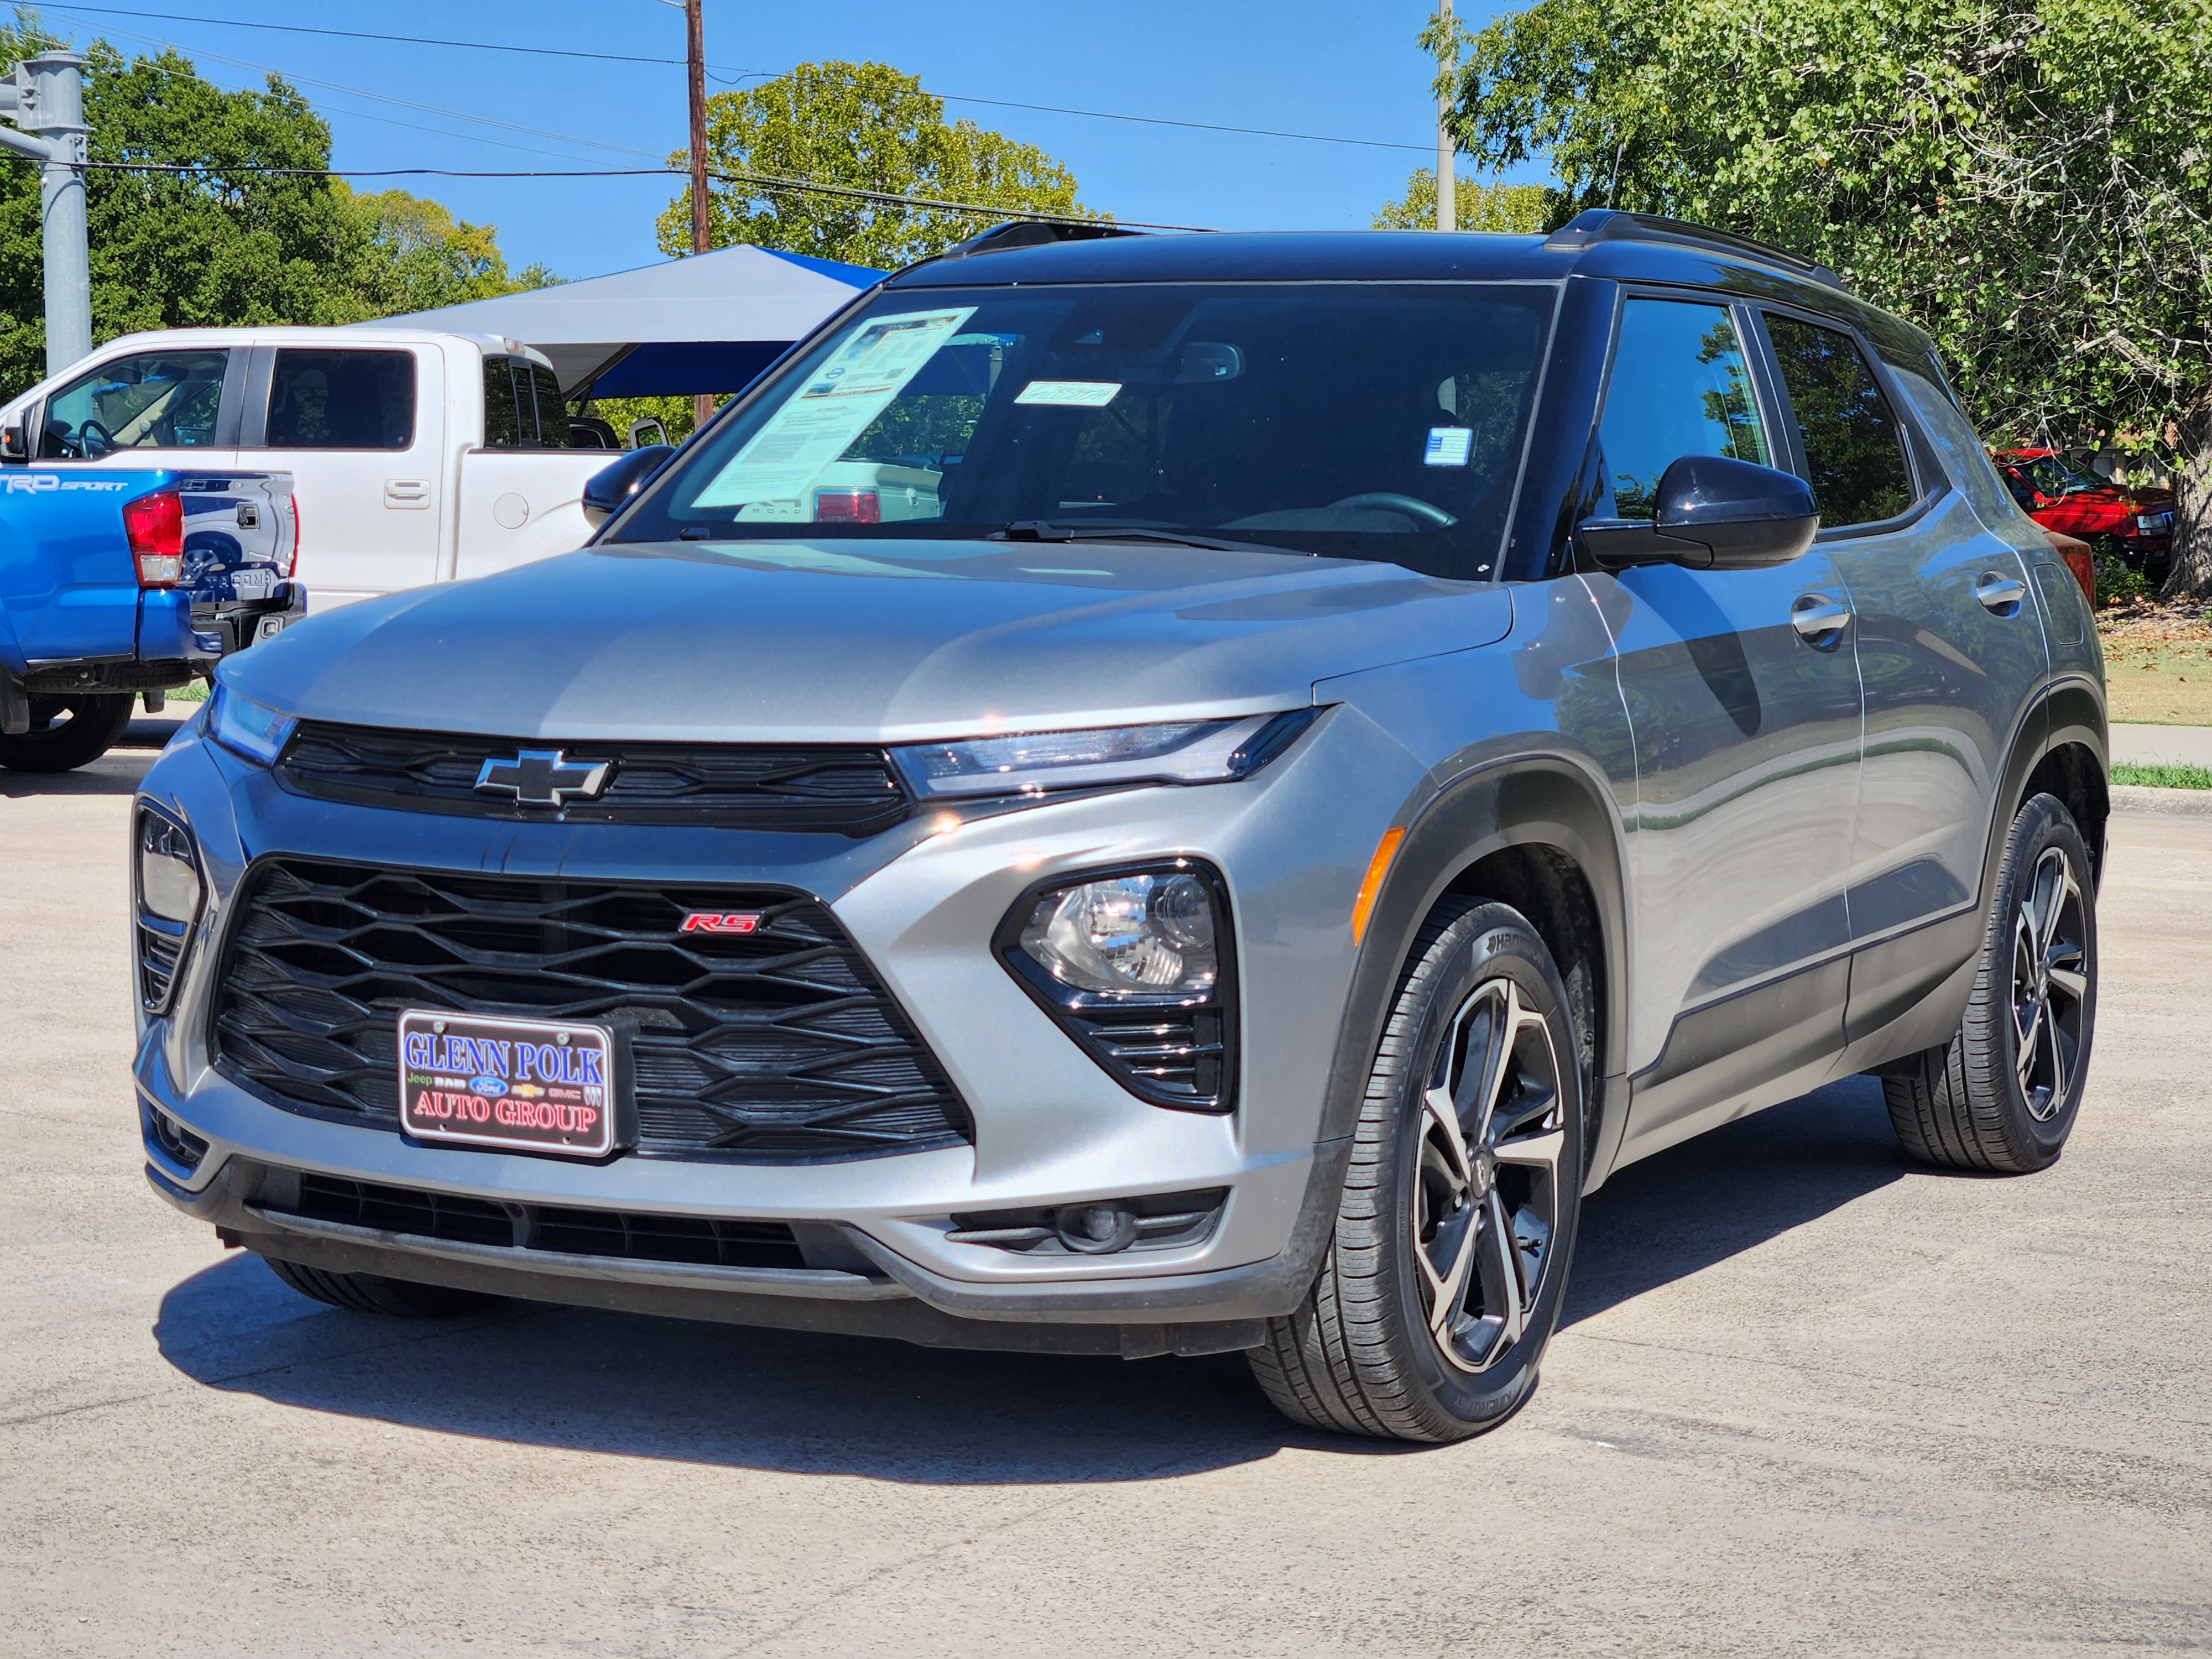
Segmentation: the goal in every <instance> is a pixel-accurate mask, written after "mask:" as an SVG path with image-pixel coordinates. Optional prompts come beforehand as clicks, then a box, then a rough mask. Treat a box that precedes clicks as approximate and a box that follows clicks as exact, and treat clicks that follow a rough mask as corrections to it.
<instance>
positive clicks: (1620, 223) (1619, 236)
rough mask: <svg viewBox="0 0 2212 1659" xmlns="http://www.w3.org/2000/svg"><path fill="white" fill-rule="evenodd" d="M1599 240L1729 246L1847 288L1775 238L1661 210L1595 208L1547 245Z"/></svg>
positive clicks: (1566, 247)
mask: <svg viewBox="0 0 2212 1659" xmlns="http://www.w3.org/2000/svg"><path fill="white" fill-rule="evenodd" d="M1599 242H1672V243H1674V244H1676V245H1678V246H1689V247H1706V248H1725V249H1727V250H1728V251H1729V252H1734V253H1748V254H1750V255H1751V256H1752V257H1753V258H1756V259H1763V260H1765V262H1766V263H1767V264H1776V265H1781V266H1783V267H1784V268H1785V269H1787V270H1796V271H1802V272H1803V273H1804V274H1805V275H1806V276H1809V277H1811V278H1812V279H1813V280H1814V282H1816V283H1826V284H1827V285H1828V286H1829V287H1830V288H1832V289H1836V290H1837V291H1838V292H1839V293H1843V294H1848V293H1850V289H1848V288H1846V287H1844V279H1843V278H1842V277H1840V276H1837V275H1836V273H1835V272H1834V271H1832V270H1829V269H1828V267H1827V266H1826V265H1824V264H1815V263H1814V261H1812V260H1810V259H1808V258H1804V257H1803V256H1802V255H1800V254H1796V253H1792V252H1790V251H1789V250H1788V249H1786V248H1778V247H1776V246H1773V245H1772V244H1771V243H1768V242H1759V241H1753V240H1752V239H1751V238H1750V237H1748V236H1739V235H1737V234H1735V232H1734V231H1729V230H1715V229H1713V228H1711V227H1710V226H1706V225H1693V224H1691V223H1689V222H1687V221H1686V220H1682V219H1665V218H1662V217H1661V216H1659V215H1657V214H1656V213H1624V212H1621V211H1620V210H1617V209H1613V208H1591V209H1589V210H1588V211H1586V212H1583V213H1577V215H1575V216H1574V217H1573V218H1571V219H1570V220H1568V221H1567V222H1566V223H1565V224H1564V225H1561V226H1560V227H1559V228H1558V229H1557V230H1555V231H1553V233H1552V234H1550V235H1549V236H1548V237H1547V238H1545V240H1544V246H1545V247H1546V248H1547V249H1548V250H1549V251H1550V252H1553V253H1579V252H1582V250H1583V249H1584V248H1586V247H1590V246H1594V245H1595V244H1596V243H1599Z"/></svg>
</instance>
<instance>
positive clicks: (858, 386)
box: [692, 306, 975, 517]
mask: <svg viewBox="0 0 2212 1659" xmlns="http://www.w3.org/2000/svg"><path fill="white" fill-rule="evenodd" d="M974 315H975V307H973V306H959V307H953V308H951V309H950V310H946V311H909V312H902V313H899V314H898V315H897V316H895V317H872V318H870V319H868V320H867V321H866V323H865V324H863V325H861V326H860V329H859V330H858V331H856V332H855V333H854V335H853V337H852V338H850V339H849V340H848V341H846V342H845V343H844V344H842V345H841V346H839V347H838V348H837V349H836V351H835V352H833V353H831V354H830V357H829V362H825V363H824V364H823V365H822V367H821V368H817V369H816V370H815V371H814V373H813V374H810V375H809V376H807V379H806V384H805V387H804V388H802V389H801V390H800V392H799V394H798V395H797V396H796V397H793V398H787V399H786V401H785V402H784V404H783V406H782V407H781V409H779V410H776V411H775V414H773V415H771V416H769V418H768V420H767V422H766V423H765V424H763V426H762V428H761V429H760V430H759V431H757V432H756V433H754V434H753V435H752V437H751V438H750V440H748V441H747V442H746V444H745V447H744V448H743V449H741V450H739V451H738V453H737V455H736V458H735V459H732V461H731V462H730V464H729V465H727V466H726V467H724V468H723V469H722V470H721V471H720V473H719V474H718V475H716V477H715V478H714V482H713V483H709V484H708V486H707V487H706V488H705V489H702V490H701V491H700V492H699V495H698V498H697V499H696V501H693V502H692V505H693V506H694V507H742V506H744V504H745V503H747V502H749V501H793V502H796V501H799V500H801V499H802V498H804V497H805V494H806V491H807V489H808V488H809V486H811V484H812V483H814V481H815V480H816V479H817V478H818V477H821V476H822V472H823V469H824V468H825V467H827V466H829V465H830V464H831V463H832V462H834V461H836V459H837V458H838V457H839V456H841V455H842V454H843V453H845V452H846V451H847V450H848V449H849V448H851V447H852V445H853V441H854V439H855V438H857V437H859V436H860V435H861V434H862V433H863V432H866V430H867V429H868V427H869V425H870V423H871V422H873V421H874V420H875V418H876V416H878V415H880V414H882V413H883V412H884V410H885V409H886V408H887V407H889V406H890V401H891V399H892V398H896V397H897V396H898V394H899V393H900V392H902V391H903V390H905V388H906V383H907V382H908V380H912V379H914V377H915V375H917V374H920V373H921V368H922V365H923V364H925V363H927V362H928V361H929V360H930V359H931V358H932V357H934V356H936V355H937V353H938V349H939V347H941V346H943V345H944V344H945V343H946V342H947V341H948V340H950V339H951V337H952V336H953V334H954V333H955V332H957V331H958V329H959V327H960V325H961V324H963V323H964V322H966V321H967V320H968V319H969V318H970V317H972V316H974ZM769 516H774V517H781V516H783V515H782V514H781V513H776V514H772V515H769Z"/></svg>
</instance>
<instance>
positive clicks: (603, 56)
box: [51, 0, 1432, 155]
mask: <svg viewBox="0 0 2212 1659" xmlns="http://www.w3.org/2000/svg"><path fill="white" fill-rule="evenodd" d="M662 3H664V4H665V3H671V0H662ZM51 9H52V10H55V11H64V12H84V13H89V14H93V15H99V16H103V17H149V18H155V19H157V20H159V21H163V22H171V23H201V24H207V25H211V26H213V27H216V28H229V29H265V30H270V31H272V32H275V33H283V34H319V35H327V36H331V37H332V38H335V39H338V40H383V41H388V42H390V43H392V44H393V45H396V46H450V47H453V48H456V49H459V50H463V51H468V52H530V53H533V54H535V55H537V56H538V57H543V58H585V59H589V60H592V61H595V62H599V63H605V64H654V65H662V66H667V67H680V66H681V65H682V64H683V63H684V59H683V58H644V57H638V56H635V55H632V54H630V53H627V52H580V51H576V50H573V49H570V48H566V47H558V46H507V45H504V44H502V43H501V42H498V41H495V40H447V39H443V38H440V37H437V36H432V35H417V34H376V33H370V32H368V31H367V30H364V29H330V28H315V27H309V26H308V25H307V24H303V23H251V22H246V21H240V20H238V19H235V18H228V17H194V16H191V15H186V14H185V13H183V12H171V11H140V10H136V9H129V8H125V7H122V6H78V5H55V6H52V8H51ZM118 33H125V34H128V33H132V32H131V31H130V30H127V29H125V30H119V31H118ZM137 38H138V39H141V40H144V39H149V38H150V37H148V36H143V35H141V36H138V37H137ZM204 56H206V57H210V58H216V60H217V61H218V62H222V63H230V64H235V63H238V62H239V61H240V60H239V59H237V58H223V57H222V55H221V54H220V53H217V52H208V53H205V54H204ZM243 67H246V68H248V69H257V68H260V67H261V66H260V65H258V64H245V65H243ZM708 69H709V70H713V71H715V75H716V78H717V79H718V80H719V79H722V78H724V77H726V76H734V77H735V78H737V79H738V80H744V79H746V78H748V77H750V76H768V75H770V74H771V73H772V71H770V70H737V69H732V68H730V67H729V66H728V65H727V64H708ZM266 72H268V73H271V74H274V73H278V72H280V71H276V70H269V71H266ZM292 78H293V79H294V80H297V81H301V82H306V83H307V85H310V86H315V85H321V86H328V85H330V84H331V83H330V82H312V81H307V77H306V76H293V77H292ZM361 95H362V96H363V97H370V98H374V97H377V96H380V94H375V93H364V94H361ZM933 96H935V97H939V98H942V99H944V100H945V102H947V103H951V104H982V105H987V106H989V107H991V108H993V109H1022V110H1030V111H1032V112H1036V113H1038V114H1043V115H1075V116H1080V117H1082V118H1085V119H1086V120H1091V121H1128V122H1133V123H1135V124H1136V125H1140V126H1151V127H1181V128H1182V129H1184V130H1185V131H1192V132H1227V133H1234V134H1237V135H1238V136H1240V137H1249V138H1288V139H1293V140H1296V141H1297V142H1298V143H1308V144H1351V145H1353V146H1355V147H1357V148H1358V149H1405V150H1413V151H1416V152H1418V153H1419V154H1421V155H1427V154H1428V153H1429V151H1430V149H1431V148H1432V147H1431V146H1430V145H1427V144H1407V143H1398V142H1397V141H1395V140H1393V139H1387V138H1346V137H1340V136H1339V135H1337V134H1334V133H1325V132H1291V131H1285V130H1283V129H1280V128H1275V127H1239V126H1231V125H1226V124H1225V123H1222V122H1217V121H1180V120H1176V119H1173V118H1170V117H1168V116H1164V115H1129V114H1125V113H1122V112H1120V111H1116V110H1103V109H1071V108H1068V107H1066V106H1063V105H1060V104H1025V103H1018V102H1016V101H1015V100H1012V99H1009V98H975V97H970V96H969V95H967V94H963V93H957V92H940V93H936V94H933ZM394 101H398V100H394ZM418 107H419V106H418ZM468 119H476V117H468ZM495 125H500V124H495ZM518 131H532V129H529V128H521V129H518ZM575 142H579V143H580V142H584V141H581V140H578V141H575ZM595 148H599V149H616V148H618V147H617V146H615V145H599V146H595ZM632 153H633V154H643V152H642V151H635V152H632Z"/></svg>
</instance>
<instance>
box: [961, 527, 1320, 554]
mask: <svg viewBox="0 0 2212 1659" xmlns="http://www.w3.org/2000/svg"><path fill="white" fill-rule="evenodd" d="M984 539H985V540H986V541H993V542H1162V543H1164V544H1167V545H1169V546H1170V547H1202V548H1205V549H1206V550H1208V551H1210V552H1215V553H1303V554H1304V556H1305V557H1307V558H1317V557H1319V555H1318V554H1313V553H1304V550H1303V549H1301V548H1296V547H1270V546H1267V545H1264V544H1261V543H1259V542H1231V541H1225V540H1223V539H1222V538H1220V537H1218V536H1200V535H1197V534H1195V533H1194V532H1190V531H1188V530H1155V529H1152V528H1150V527H1148V526H1142V525H1109V524H1054V523H1053V522H1052V520H1049V519H1017V520H1014V521H1013V523H1012V524H1010V525H1008V526H1006V528H1005V529H1004V530H994V531H993V532H991V533H990V534H989V535H988V536H987V537H985V538H984Z"/></svg>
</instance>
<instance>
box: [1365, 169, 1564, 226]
mask: <svg viewBox="0 0 2212 1659" xmlns="http://www.w3.org/2000/svg"><path fill="white" fill-rule="evenodd" d="M1452 183H1453V185H1455V189H1454V191H1453V192H1452V202H1453V208H1452V222H1453V223H1454V224H1455V226H1457V227H1458V228H1460V229H1462V230H1507V231H1516V232H1525V231H1532V230H1543V229H1546V228H1547V224H1546V222H1545V216H1546V215H1547V214H1548V213H1549V212H1550V211H1551V205H1552V204H1551V192H1550V191H1547V190H1546V189H1545V188H1544V187H1543V185H1486V184H1483V183H1481V182H1480V181H1479V180H1476V179H1453V180H1452ZM1375 228H1376V229H1377V230H1434V229H1435V228H1437V170H1436V169H1435V168H1434V167H1420V168H1417V169H1416V170H1415V172H1414V173H1413V177H1412V178H1410V179H1407V180H1406V193H1405V194H1404V195H1403V196H1401V197H1399V198H1398V199H1397V200H1396V201H1395V202H1385V203H1384V204H1383V205H1382V206H1381V207H1379V208H1377V209H1376V210H1375Z"/></svg>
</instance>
